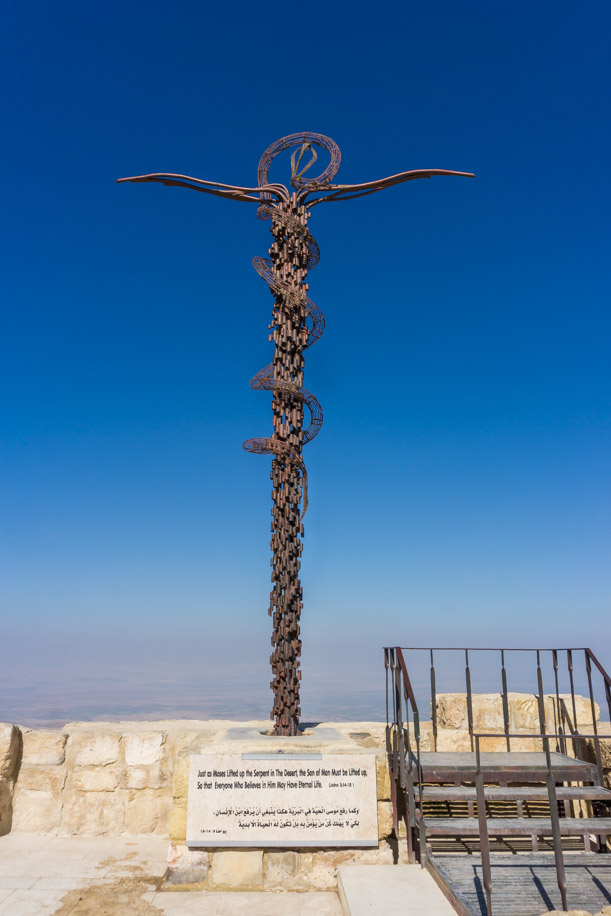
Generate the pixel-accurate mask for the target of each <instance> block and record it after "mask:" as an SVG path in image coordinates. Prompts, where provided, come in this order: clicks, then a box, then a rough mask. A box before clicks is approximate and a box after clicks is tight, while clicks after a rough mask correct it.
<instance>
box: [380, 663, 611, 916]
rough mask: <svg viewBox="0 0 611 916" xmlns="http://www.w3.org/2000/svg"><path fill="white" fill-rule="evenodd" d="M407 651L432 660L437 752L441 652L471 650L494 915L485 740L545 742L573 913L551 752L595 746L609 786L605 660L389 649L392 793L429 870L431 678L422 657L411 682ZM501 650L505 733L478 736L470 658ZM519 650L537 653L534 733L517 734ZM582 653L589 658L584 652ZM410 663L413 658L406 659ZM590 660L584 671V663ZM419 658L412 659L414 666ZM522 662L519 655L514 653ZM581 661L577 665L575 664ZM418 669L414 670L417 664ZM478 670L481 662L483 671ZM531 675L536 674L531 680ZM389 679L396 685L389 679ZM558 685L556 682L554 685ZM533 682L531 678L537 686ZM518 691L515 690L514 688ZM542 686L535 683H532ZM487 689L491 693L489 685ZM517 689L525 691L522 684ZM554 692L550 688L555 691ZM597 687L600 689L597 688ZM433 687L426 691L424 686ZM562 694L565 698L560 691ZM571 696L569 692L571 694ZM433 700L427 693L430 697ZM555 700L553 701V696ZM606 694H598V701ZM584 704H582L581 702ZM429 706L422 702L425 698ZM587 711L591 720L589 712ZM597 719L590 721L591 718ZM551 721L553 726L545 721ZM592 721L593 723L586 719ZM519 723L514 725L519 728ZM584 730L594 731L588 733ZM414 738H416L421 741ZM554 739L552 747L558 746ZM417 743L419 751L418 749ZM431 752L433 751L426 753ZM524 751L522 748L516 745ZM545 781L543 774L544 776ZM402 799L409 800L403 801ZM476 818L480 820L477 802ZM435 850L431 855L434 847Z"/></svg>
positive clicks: (486, 866)
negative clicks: (425, 770) (426, 794)
mask: <svg viewBox="0 0 611 916" xmlns="http://www.w3.org/2000/svg"><path fill="white" fill-rule="evenodd" d="M408 652H414V653H423V652H426V653H427V654H428V655H430V670H429V687H428V689H429V691H430V693H429V697H430V702H431V713H430V715H431V727H432V728H431V739H432V747H431V750H433V751H437V737H438V719H439V718H440V714H439V711H438V708H437V707H438V697H439V695H440V692H441V691H440V689H439V682H440V680H441V677H440V674H441V672H442V671H443V669H441V671H440V668H439V665H438V664H436V659H435V653H436V652H437V653H440V652H454V653H455V652H463V653H464V675H463V678H462V679H463V684H464V687H465V688H466V717H465V718H466V722H465V723H464V724H465V725H467V726H468V731H469V737H470V743H471V751H474V752H475V757H476V762H477V767H476V779H475V789H476V799H477V805H478V812H477V816H478V821H479V832H480V836H481V849H482V866H483V870H484V889H485V892H486V899H487V902H488V908H489V916H490V914H491V909H490V908H491V894H492V883H491V871H490V847H489V839H488V825H487V815H486V800H485V790H484V778H485V772H486V770H485V768H482V765H481V764H482V761H481V743H480V742H481V741H482V739H485V738H497V739H498V738H502V739H504V741H505V742H506V746H507V751H508V752H511V750H512V746H511V743H512V742H514V747H515V742H516V741H522V740H523V739H524V738H530V739H533V738H536V739H539V740H540V741H541V743H542V750H543V752H544V754H545V769H544V771H543V772H544V773H545V783H546V785H547V795H548V800H549V804H550V818H551V829H552V836H553V840H554V857H555V864H556V876H557V880H558V887H559V890H560V895H561V897H562V903H563V906H564V907H565V909H566V878H565V871H564V860H563V856H562V843H561V833H560V822H559V808H558V801H557V794H556V784H555V780H554V778H553V777H554V768H553V765H552V756H551V751H552V748H553V749H554V750H555V751H557V752H560V753H562V754H567V752H568V748H567V742H571V743H572V747H573V751H572V753H573V754H574V755H575V756H576V757H580V756H583V755H582V753H581V752H580V750H579V746H580V745H579V742H583V741H584V740H587V741H591V742H592V744H593V750H594V754H593V755H592V754H590V755H588V756H589V759H590V760H591V761H592V762H594V761H593V759H592V758H595V766H596V769H597V771H598V779H597V780H595V779H594V774H592V781H593V782H594V781H596V783H597V784H599V785H603V784H604V780H603V766H602V755H601V740H602V739H607V740H608V739H611V735H607V734H602V733H599V715H600V711H599V710H598V706H597V702H596V699H595V697H596V696H599V690H600V689H601V684H600V683H598V684H595V683H594V674H596V675H597V676H598V675H600V676H601V677H602V685H603V689H604V697H605V699H606V702H607V706H608V708H609V719H610V720H611V676H610V675H609V674H608V673H607V671H606V670H605V668H604V667H603V665H602V664H601V662H600V661H599V660H598V658H597V657H596V655H595V654H594V652H593V651H592V650H591V649H589V648H585V647H582V648H572V649H570V648H566V649H560V648H545V649H542V648H538V649H537V648H528V647H516V648H510V649H508V648H503V647H496V648H490V647H483V646H472V647H465V646H461V647H458V646H457V647H452V646H439V647H428V646H426V647H425V646H394V647H387V648H385V649H384V657H385V666H386V671H387V750H388V759H389V768H390V773H391V796H392V801H393V817H394V821H393V823H394V827H395V833H396V835H397V837H398V828H399V823H398V820H399V816H400V815H401V817H405V822H406V826H407V845H408V859H409V861H410V862H414V861H416V860H418V861H420V863H421V864H422V865H423V866H425V865H426V861H427V850H428V847H427V838H426V823H425V819H424V810H423V808H424V806H423V789H422V783H423V778H422V762H421V754H420V713H419V709H418V700H417V699H416V691H415V690H414V683H415V684H416V687H417V689H418V692H419V695H420V692H421V691H422V690H423V684H422V683H421V682H420V675H421V674H424V671H422V670H421V668H423V667H425V666H426V662H425V661H424V659H423V658H422V655H420V657H419V662H418V671H419V676H418V680H417V681H414V683H413V682H412V677H413V674H414V672H413V670H412V671H411V674H410V671H409V670H408V662H409V660H410V659H409V658H407V653H408ZM474 652H477V653H498V660H499V665H498V669H497V670H498V672H499V687H500V688H501V689H500V692H499V694H500V697H501V699H502V723H501V722H499V726H500V727H501V726H502V731H500V732H499V731H495V732H483V731H477V732H476V731H475V727H476V724H477V706H476V704H475V697H476V694H477V684H476V682H475V678H472V665H471V663H470V653H474ZM512 653H520V654H524V653H530V655H531V657H532V656H533V655H534V656H535V658H536V662H535V667H536V688H535V690H534V691H533V693H534V696H535V698H536V707H537V719H538V723H537V724H534V723H533V725H534V729H537V730H536V731H535V730H530V731H528V732H517V731H515V730H514V729H515V724H514V713H513V711H512V708H511V705H510V692H509V691H510V686H509V683H510V682H511V681H512V679H513V676H514V675H512V671H511V666H510V665H509V664H507V665H506V662H508V661H509V660H510V658H511V655H512ZM582 653H583V655H582ZM406 658H407V660H406ZM581 658H583V662H581V661H580V663H579V666H577V659H581ZM413 659H414V656H412V661H413ZM514 660H515V656H514ZM574 662H575V664H574ZM410 667H411V666H410ZM477 667H478V668H479V664H478V666H477ZM525 667H528V668H530V665H527V666H525V665H520V666H519V668H518V669H517V670H520V681H522V683H524V680H523V678H524V676H525V675H524V673H523V671H522V669H523V668H525ZM424 676H425V678H426V675H424ZM455 676H456V672H455V669H454V666H452V677H453V678H455ZM531 677H532V675H530V676H529V680H530V678H531ZM389 679H390V680H389ZM550 680H551V683H550ZM531 683H532V681H531ZM582 684H583V685H584V686H585V687H586V689H585V691H584V690H581V693H582V695H583V699H585V702H586V704H587V707H589V711H588V713H587V714H585V708H584V707H583V700H582V699H580V695H579V694H578V693H577V692H576V690H577V689H580V688H581V685H582ZM512 686H514V685H513V684H512ZM532 686H533V687H534V686H535V685H534V684H533V685H532ZM486 687H487V688H488V689H487V690H486V692H489V685H488V684H486ZM515 687H518V689H519V686H518V684H515V686H514V689H515ZM550 687H551V691H550V689H549V688H550ZM595 688H596V690H595ZM424 689H426V688H424ZM561 690H563V691H564V693H561ZM569 691H570V692H569ZM424 696H425V697H426V693H425V694H424ZM391 698H392V721H391V718H390V717H391V704H390V699H391ZM548 698H549V699H548ZM601 699H602V696H599V700H601ZM578 701H579V702H578ZM421 702H422V697H421ZM584 714H585V715H584ZM590 716H591V723H590V721H589V719H590ZM546 719H547V720H549V721H546ZM586 719H587V720H588V721H587V722H586V721H585V720H586ZM512 725H513V726H514V728H513V729H512ZM585 729H588V731H587V732H586V731H585ZM414 739H415V740H414ZM552 742H553V744H552ZM414 744H415V747H414ZM427 749H428V748H427ZM516 749H517V748H516ZM541 777H543V773H542V774H541ZM401 800H403V803H401ZM469 806H470V815H471V816H472V815H473V813H474V812H473V808H472V804H471V802H470V803H469ZM429 852H430V850H429Z"/></svg>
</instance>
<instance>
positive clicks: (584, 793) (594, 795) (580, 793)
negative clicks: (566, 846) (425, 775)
mask: <svg viewBox="0 0 611 916" xmlns="http://www.w3.org/2000/svg"><path fill="white" fill-rule="evenodd" d="M484 792H485V795H486V800H487V801H547V798H548V796H547V787H546V786H544V785H541V786H486V787H485V790H484ZM556 796H557V798H558V801H568V800H570V799H578V800H579V801H595V800H596V801H608V802H609V803H611V790H609V789H603V788H602V786H559V787H558V788H557V789H556ZM422 799H423V801H475V799H476V792H475V786H423V787H422Z"/></svg>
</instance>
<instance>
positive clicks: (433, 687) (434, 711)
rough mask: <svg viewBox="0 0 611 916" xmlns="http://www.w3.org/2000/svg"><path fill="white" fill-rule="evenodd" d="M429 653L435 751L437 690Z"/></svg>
mask: <svg viewBox="0 0 611 916" xmlns="http://www.w3.org/2000/svg"><path fill="white" fill-rule="evenodd" d="M430 653H431V719H432V722H433V745H434V749H435V750H437V690H436V688H435V660H434V658H433V650H432V649H431V650H430Z"/></svg>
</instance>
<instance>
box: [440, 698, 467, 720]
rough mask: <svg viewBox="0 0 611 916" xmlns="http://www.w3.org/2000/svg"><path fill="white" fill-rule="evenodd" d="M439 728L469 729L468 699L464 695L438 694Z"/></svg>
mask: <svg viewBox="0 0 611 916" xmlns="http://www.w3.org/2000/svg"><path fill="white" fill-rule="evenodd" d="M437 727H438V728H463V727H465V728H466V727H467V697H466V696H465V694H464V693H438V694H437Z"/></svg>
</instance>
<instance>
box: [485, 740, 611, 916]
mask: <svg viewBox="0 0 611 916" xmlns="http://www.w3.org/2000/svg"><path fill="white" fill-rule="evenodd" d="M474 737H475V759H476V775H475V793H476V799H477V819H478V826H479V839H480V854H481V859H482V875H483V884H484V891H485V894H486V907H487V913H488V916H492V870H491V866H490V836H489V832H488V814H487V811H486V790H485V785H484V771H483V770H482V761H481V752H480V740H481V739H482V738H497V737H498V735H496V734H494V733H491V732H475V735H474ZM510 737H511V738H515V739H524V738H528V739H532V738H540V739H541V741H542V744H543V752H544V754H545V784H546V787H547V798H548V802H549V810H550V820H551V829H552V843H553V849H554V862H555V865H556V880H557V883H558V890H559V891H560V898H561V900H562V909H563V910H568V904H567V892H566V873H565V869H564V854H563V851H562V833H561V828H560V814H559V811H558V796H557V793H556V778H555V776H554V770H553V767H552V757H551V752H550V746H549V739H550V738H560V737H561V734H560V733H558V734H545V733H542V734H538V735H533V734H530V735H523V734H515V733H514V734H511V736H510ZM604 738H611V734H604V735H601V734H598V735H597V739H598V742H600V740H601V739H604ZM601 785H602V782H601ZM577 902H579V901H577Z"/></svg>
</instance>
